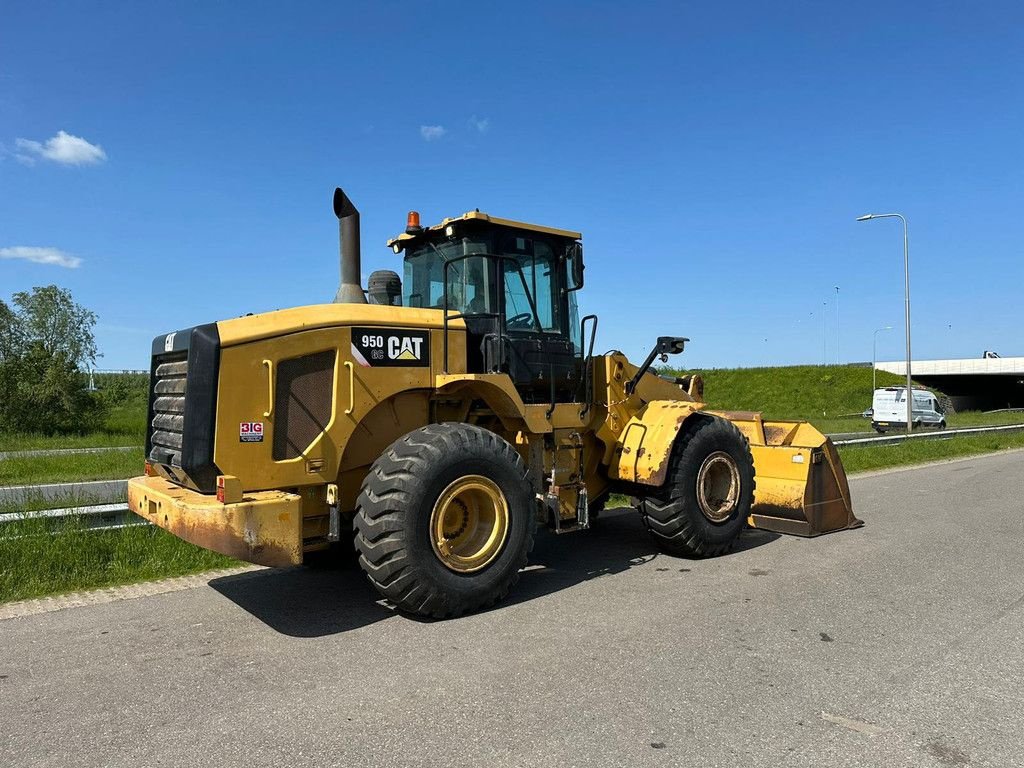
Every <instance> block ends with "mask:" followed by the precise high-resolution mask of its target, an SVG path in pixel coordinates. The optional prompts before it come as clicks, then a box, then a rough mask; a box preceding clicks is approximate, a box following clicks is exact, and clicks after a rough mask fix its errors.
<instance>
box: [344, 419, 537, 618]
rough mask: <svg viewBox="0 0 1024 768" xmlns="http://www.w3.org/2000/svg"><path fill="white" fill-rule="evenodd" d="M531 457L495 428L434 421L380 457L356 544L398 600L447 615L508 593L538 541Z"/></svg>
mask: <svg viewBox="0 0 1024 768" xmlns="http://www.w3.org/2000/svg"><path fill="white" fill-rule="evenodd" d="M535 525H536V510H535V502H534V495H533V491H532V489H531V486H530V483H529V480H528V474H527V469H526V466H525V464H524V463H523V460H522V458H520V456H519V454H518V453H516V451H515V449H514V448H513V447H512V446H511V445H509V444H508V442H506V441H505V440H503V439H502V438H501V437H499V436H498V435H496V434H494V433H493V432H489V431H487V430H485V429H481V428H480V427H476V426H472V425H469V424H431V425H428V426H426V427H423V428H421V429H417V430H415V431H413V432H410V433H409V434H407V435H405V436H404V437H402V438H400V439H398V440H396V441H395V442H394V443H392V444H391V446H390V447H389V448H388V449H387V450H385V451H384V453H383V454H381V456H380V457H378V459H377V460H376V461H375V462H374V463H373V466H372V467H371V468H370V471H369V473H368V474H367V476H366V479H365V480H364V481H363V486H362V491H361V493H360V494H359V498H358V500H357V502H356V548H357V549H358V550H359V553H360V557H359V564H360V566H361V567H362V569H363V570H364V571H365V572H366V575H367V576H368V577H369V578H370V582H371V583H372V584H373V585H374V587H376V588H377V590H378V591H379V592H380V593H381V594H382V595H383V596H384V597H386V598H387V599H388V600H390V601H391V602H392V603H394V604H395V605H396V606H397V607H398V608H400V609H401V610H403V611H408V612H409V613H414V614H418V615H420V616H431V617H433V618H439V619H440V618H448V617H452V616H458V615H460V614H463V613H467V612H470V611H475V610H479V609H481V608H485V607H487V606H489V605H492V604H494V603H496V602H497V601H499V600H501V599H502V598H503V597H505V595H507V594H508V591H509V589H510V588H511V587H512V585H513V584H515V583H516V581H518V579H519V570H520V569H521V568H523V567H524V566H525V565H526V559H527V554H528V553H529V552H530V550H531V549H532V548H533V532H534V528H535Z"/></svg>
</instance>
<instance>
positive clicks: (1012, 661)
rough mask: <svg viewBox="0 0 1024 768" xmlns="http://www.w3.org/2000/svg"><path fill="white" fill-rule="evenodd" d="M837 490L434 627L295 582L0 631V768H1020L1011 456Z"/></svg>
mask: <svg viewBox="0 0 1024 768" xmlns="http://www.w3.org/2000/svg"><path fill="white" fill-rule="evenodd" d="M852 488H853V494H854V501H855V506H856V510H857V513H858V515H859V516H860V517H862V518H863V519H864V520H865V521H866V523H867V525H866V527H864V528H863V529H860V530H857V531H847V532H842V533H837V534H833V535H830V536H825V537H821V538H819V539H812V540H804V539H797V538H788V537H782V538H779V537H775V536H772V535H765V534H761V533H756V532H749V533H747V534H745V535H744V538H743V540H742V547H741V548H740V550H739V551H737V552H736V553H734V554H732V555H729V556H726V557H722V558H718V559H715V560H709V561H687V560H679V559H674V558H671V557H666V556H660V555H657V554H656V553H655V550H654V549H653V547H652V546H651V544H650V542H649V541H648V539H647V537H646V535H645V533H644V531H643V530H642V528H641V526H640V524H639V522H638V520H637V518H636V516H635V515H634V514H633V513H627V512H620V513H616V514H612V515H610V516H608V517H607V518H604V519H602V521H601V524H600V528H598V529H595V530H594V531H592V532H590V533H586V534H577V535H569V536H563V537H559V538H556V537H554V536H550V535H548V536H544V537H542V539H541V540H540V541H539V543H538V546H537V548H536V550H535V553H534V555H535V556H534V562H535V563H536V565H535V566H533V567H532V568H531V569H530V570H528V571H527V572H526V573H524V574H523V578H522V581H521V583H520V585H519V586H518V588H517V590H516V592H515V594H514V598H513V599H512V600H511V601H509V602H507V603H505V604H504V605H502V606H500V607H498V608H496V609H494V610H491V611H489V612H486V613H483V614H479V615H475V616H470V617H466V618H462V619H458V620H454V621H448V622H420V621H415V620H412V619H409V618H405V617H403V616H400V615H395V614H393V613H392V612H391V611H389V610H387V609H386V608H385V607H382V606H381V605H379V604H378V603H377V602H375V595H374V593H373V592H372V591H371V589H370V587H369V586H368V585H367V584H366V582H365V581H364V579H363V578H362V576H361V575H360V574H359V573H358V572H346V571H341V572H337V571H336V572H310V571H305V570H302V569H297V570H290V571H269V570H264V571H258V572H252V573H246V574H242V575H234V576H227V577H220V578H217V579H214V580H212V581H210V583H209V585H206V583H205V580H203V581H202V582H201V586H199V587H197V588H192V589H186V590H183V591H176V592H172V593H167V594H159V595H151V596H147V597H140V598H138V599H129V600H118V601H113V602H108V603H105V604H99V605H89V606H85V607H77V608H67V609H64V610H57V611H53V612H49V613H41V614H38V615H31V616H26V617H23V618H15V619H8V620H6V621H0V764H2V765H4V766H42V765H47V766H65V765H76V766H129V765H131V766H147V767H148V766H184V765H189V766H243V765H244V766H283V765H288V766H306V765H309V766H313V765H332V766H418V765H431V766H433V765H437V766H442V765H443V766H448V765H453V766H460V767H463V768H464V767H465V766H476V765H487V766H506V765H508V766H559V767H560V768H561V767H562V766H647V765H650V766H666V765H686V766H728V767H729V768H734V767H736V766H758V767H759V768H763V767H764V766H813V767H814V768H820V767H821V766H829V768H832V767H833V766H886V768H895V767H896V766H937V767H938V768H949V767H950V766H999V768H1005V767H1006V766H1019V765H1024V664H1022V660H1024V651H1022V646H1024V574H1022V571H1021V565H1022V562H1024V558H1022V556H1021V548H1022V547H1021V544H1022V541H1024V509H1022V508H1024V501H1022V499H1024V453H1022V452H1014V453H1006V454H1001V455H997V456H993V457H986V458H976V459H969V460H964V461H958V462H953V463H949V464H945V465H941V466H933V467H928V468H923V469H916V470H903V471H896V472H890V473H887V474H880V475H874V476H863V477H860V478H856V479H854V480H853V481H852Z"/></svg>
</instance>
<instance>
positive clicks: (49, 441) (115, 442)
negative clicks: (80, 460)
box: [0, 432, 145, 452]
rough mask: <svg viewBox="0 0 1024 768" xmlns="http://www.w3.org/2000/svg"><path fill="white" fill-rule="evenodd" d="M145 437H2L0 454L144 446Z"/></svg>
mask: <svg viewBox="0 0 1024 768" xmlns="http://www.w3.org/2000/svg"><path fill="white" fill-rule="evenodd" d="M144 438H145V436H144V435H143V436H142V437H139V438H136V437H134V436H129V435H124V434H120V433H114V432H89V433H87V434H84V435H11V434H2V435H0V452H7V451H45V450H54V449H59V448H106V447H114V446H125V445H142V443H143V440H144Z"/></svg>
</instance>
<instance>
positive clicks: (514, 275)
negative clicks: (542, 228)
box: [505, 237, 560, 333]
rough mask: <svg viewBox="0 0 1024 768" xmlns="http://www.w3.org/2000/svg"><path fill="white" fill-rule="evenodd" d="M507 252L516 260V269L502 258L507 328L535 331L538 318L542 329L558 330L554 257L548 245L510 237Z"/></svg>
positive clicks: (547, 330) (547, 331) (550, 331)
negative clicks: (503, 263)
mask: <svg viewBox="0 0 1024 768" xmlns="http://www.w3.org/2000/svg"><path fill="white" fill-rule="evenodd" d="M507 252H508V253H509V255H512V256H515V257H516V259H517V260H518V263H519V264H518V269H517V268H516V265H515V264H512V263H511V262H506V266H505V319H506V321H507V322H508V329H509V330H524V331H525V330H532V331H535V332H536V330H537V324H538V322H539V324H540V327H541V329H542V330H543V331H544V332H546V333H557V332H559V330H560V327H559V326H560V323H559V318H558V306H557V298H558V297H557V295H556V291H555V287H554V280H555V269H556V267H557V264H558V260H557V259H556V258H555V255H554V252H553V251H552V249H551V246H550V245H548V244H547V243H546V242H544V241H542V240H534V239H532V238H528V237H513V238H510V242H509V247H508V248H507ZM531 298H532V299H533V306H531V302H530V299H531ZM534 307H535V308H536V314H534Z"/></svg>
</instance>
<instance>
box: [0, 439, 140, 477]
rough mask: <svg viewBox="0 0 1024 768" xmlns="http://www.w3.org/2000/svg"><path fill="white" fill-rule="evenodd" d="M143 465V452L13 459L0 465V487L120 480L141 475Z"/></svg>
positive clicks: (135, 450)
mask: <svg viewBox="0 0 1024 768" xmlns="http://www.w3.org/2000/svg"><path fill="white" fill-rule="evenodd" d="M142 465H143V456H142V448H134V449H132V450H130V451H104V452H102V453H74V454H64V455H58V456H15V457H14V458H10V459H4V460H3V461H0V486H3V485H34V484H38V483H59V482H68V483H70V482H77V481H83V480H123V479H125V478H126V477H133V476H135V475H140V474H142Z"/></svg>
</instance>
